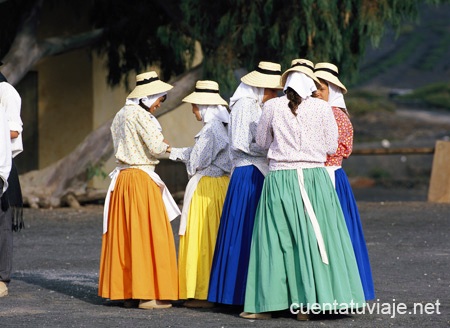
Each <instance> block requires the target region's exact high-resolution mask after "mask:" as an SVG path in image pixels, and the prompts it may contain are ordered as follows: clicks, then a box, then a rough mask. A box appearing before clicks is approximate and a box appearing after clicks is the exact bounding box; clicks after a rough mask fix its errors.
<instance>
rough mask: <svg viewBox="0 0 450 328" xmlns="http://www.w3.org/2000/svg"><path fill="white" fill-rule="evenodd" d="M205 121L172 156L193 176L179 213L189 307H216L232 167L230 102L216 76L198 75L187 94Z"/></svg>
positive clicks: (182, 270) (183, 294)
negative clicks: (212, 286) (212, 287)
mask: <svg viewBox="0 0 450 328" xmlns="http://www.w3.org/2000/svg"><path fill="white" fill-rule="evenodd" d="M183 101H184V102H187V103H191V104H192V112H193V114H194V115H195V118H196V119H197V120H198V121H202V122H203V127H202V129H201V130H200V132H199V133H198V134H197V135H196V136H195V144H194V146H193V147H186V148H172V149H171V153H170V156H169V158H170V159H171V160H174V161H181V162H183V163H185V164H186V170H187V173H188V175H189V178H190V179H189V182H188V185H187V186H186V191H185V196H184V200H183V211H182V214H181V219H180V230H179V235H180V242H179V249H178V274H179V281H180V283H179V286H180V299H186V300H187V301H186V302H184V306H186V307H203V308H207V307H211V306H213V303H211V302H208V301H207V300H206V299H207V297H208V283H209V276H210V270H211V262H212V258H213V255H214V247H215V244H216V237H217V230H218V228H219V221H220V215H221V213H222V207H223V202H224V200H225V195H226V192H227V187H228V182H229V180H230V178H229V174H230V170H231V164H230V158H229V141H228V131H227V124H228V122H229V114H228V110H227V108H226V107H225V106H227V105H228V104H227V102H226V101H225V100H224V99H223V98H222V97H221V96H220V94H219V85H218V84H217V82H215V81H209V80H203V81H197V83H196V84H195V91H194V92H193V93H191V94H189V95H188V96H187V97H185V98H184V99H183Z"/></svg>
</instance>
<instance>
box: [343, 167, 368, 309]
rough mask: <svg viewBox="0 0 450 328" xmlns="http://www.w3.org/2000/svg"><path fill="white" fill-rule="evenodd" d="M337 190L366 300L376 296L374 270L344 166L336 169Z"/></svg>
mask: <svg viewBox="0 0 450 328" xmlns="http://www.w3.org/2000/svg"><path fill="white" fill-rule="evenodd" d="M335 178H336V192H337V194H338V198H339V201H340V203H341V207H342V212H343V213H344V217H345V223H346V224H347V229H348V233H349V235H350V239H351V241H352V245H353V250H354V252H355V257H356V262H357V264H358V270H359V275H360V277H361V283H362V286H363V289H364V296H365V299H366V301H368V300H372V299H374V298H375V291H374V287H373V279H372V270H371V268H370V261H369V254H368V252H367V246H366V241H365V239H364V233H363V229H362V225H361V219H360V217H359V212H358V207H357V205H356V201H355V197H354V195H353V191H352V188H351V187H350V183H349V181H348V178H347V175H346V174H345V172H344V170H343V169H342V168H340V169H338V170H336V171H335Z"/></svg>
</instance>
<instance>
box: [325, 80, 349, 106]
mask: <svg viewBox="0 0 450 328" xmlns="http://www.w3.org/2000/svg"><path fill="white" fill-rule="evenodd" d="M327 83H328V90H329V94H328V103H329V104H330V106H332V107H339V108H344V109H347V106H345V101H344V95H343V94H342V89H341V88H340V87H338V86H337V85H335V84H334V83H330V82H327Z"/></svg>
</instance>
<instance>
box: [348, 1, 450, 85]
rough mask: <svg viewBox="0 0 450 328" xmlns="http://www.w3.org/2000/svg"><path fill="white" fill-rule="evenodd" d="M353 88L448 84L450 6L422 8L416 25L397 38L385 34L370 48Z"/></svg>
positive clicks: (407, 26) (407, 24)
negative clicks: (376, 44)
mask: <svg viewBox="0 0 450 328" xmlns="http://www.w3.org/2000/svg"><path fill="white" fill-rule="evenodd" d="M360 68H361V69H360V74H359V79H358V83H357V84H356V85H354V87H363V88H375V89H414V88H417V87H421V86H424V85H427V84H431V83H436V82H449V83H450V4H444V5H440V6H435V5H423V6H422V9H421V12H420V15H419V18H418V21H417V23H415V24H413V23H405V24H404V25H403V27H402V29H401V31H400V33H399V35H398V36H396V35H395V34H394V33H393V32H392V31H387V33H386V35H385V36H384V38H383V39H382V41H381V43H380V45H379V47H377V48H373V47H372V46H369V47H368V48H367V53H366V56H365V58H364V59H363V61H362V63H361V65H360Z"/></svg>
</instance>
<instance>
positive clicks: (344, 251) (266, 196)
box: [244, 168, 365, 313]
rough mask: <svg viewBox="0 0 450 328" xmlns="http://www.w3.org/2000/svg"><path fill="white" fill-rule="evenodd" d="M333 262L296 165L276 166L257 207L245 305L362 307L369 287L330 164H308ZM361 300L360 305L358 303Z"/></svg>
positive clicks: (250, 308)
mask: <svg viewBox="0 0 450 328" xmlns="http://www.w3.org/2000/svg"><path fill="white" fill-rule="evenodd" d="M303 175H304V185H305V189H306V193H307V195H308V198H309V200H310V202H311V204H312V207H313V209H314V212H315V216H316V217H317V221H318V224H319V226H320V231H321V234H322V237H323V240H324V245H325V249H326V252H327V256H328V259H329V264H325V263H324V262H322V258H321V254H320V251H319V248H318V242H317V239H316V235H315V233H314V229H313V226H312V224H311V221H310V218H309V216H308V214H307V211H306V210H305V209H304V199H303V198H302V196H301V193H300V189H299V182H298V176H297V170H280V171H271V172H270V173H269V174H268V175H267V176H266V178H265V180H264V186H263V190H262V193H261V199H260V202H259V205H258V209H257V211H256V217H255V225H254V229H253V237H252V245H251V251H250V264H249V270H248V278H247V287H246V294H245V305H244V311H246V312H252V313H259V312H267V311H278V310H285V309H289V308H290V307H291V306H293V305H294V306H299V307H302V308H314V309H316V310H317V309H327V308H328V306H332V305H333V304H336V303H335V302H337V304H338V305H337V308H350V307H351V308H358V307H362V306H364V305H365V299H364V292H363V289H362V286H361V280H360V278H359V274H358V267H357V264H356V260H355V255H354V253H353V248H352V244H351V241H350V237H349V234H348V231H347V227H346V224H345V219H344V217H343V214H342V209H341V207H340V205H339V199H338V197H337V194H336V191H335V190H334V188H333V185H332V183H331V180H330V177H329V176H328V174H327V172H326V170H325V168H311V169H303ZM355 304H356V305H355Z"/></svg>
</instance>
